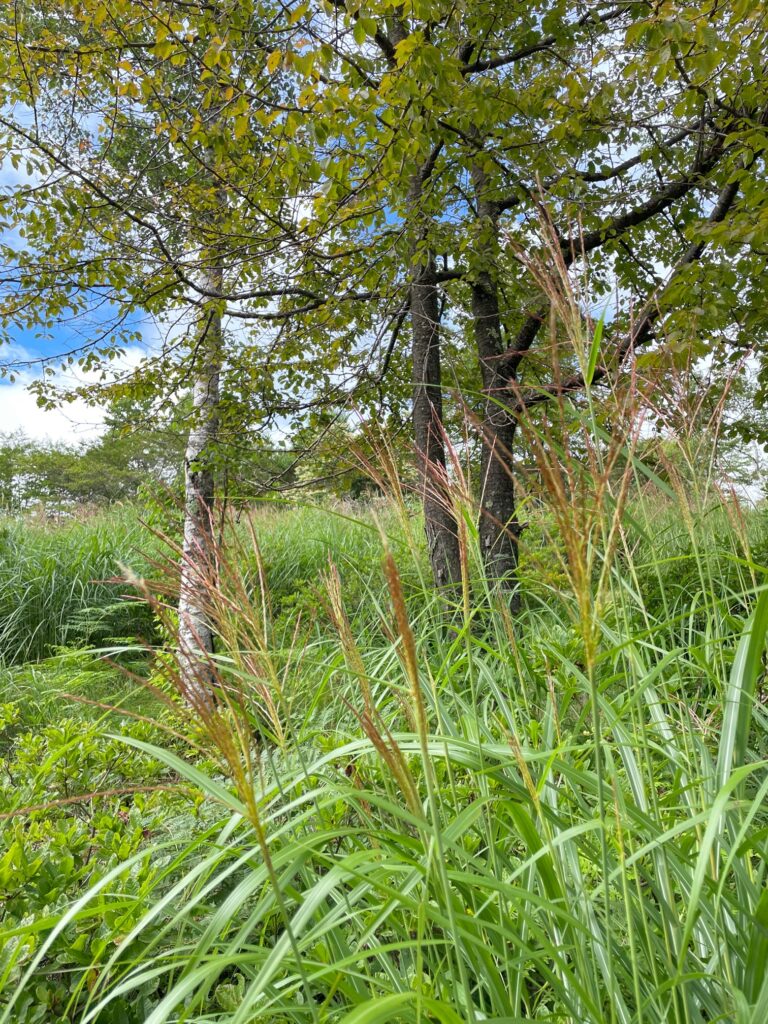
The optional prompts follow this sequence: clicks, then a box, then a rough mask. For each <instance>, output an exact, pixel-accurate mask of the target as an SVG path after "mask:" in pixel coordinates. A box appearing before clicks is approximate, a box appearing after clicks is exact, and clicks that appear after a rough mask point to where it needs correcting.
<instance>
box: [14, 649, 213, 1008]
mask: <svg viewBox="0 0 768 1024" xmlns="http://www.w3.org/2000/svg"><path fill="white" fill-rule="evenodd" d="M62 690H66V692H67V694H68V696H66V697H64V696H62ZM3 692H4V698H5V703H4V704H3V705H2V709H0V722H1V728H0V765H1V769H2V770H1V772H0V815H2V820H3V828H2V841H0V902H1V904H2V908H3V910H2V925H3V931H4V941H3V946H2V957H1V959H2V967H1V968H0V973H2V977H3V979H4V982H3V988H4V991H6V992H7V991H9V987H12V986H13V985H14V984H15V982H16V981H18V979H19V978H20V977H21V976H22V974H23V973H24V971H25V969H26V965H27V964H28V962H29V960H30V958H31V957H32V956H33V955H34V954H35V952H36V951H37V949H38V948H39V946H40V943H41V942H42V941H43V939H44V938H45V937H46V935H47V934H48V932H49V931H50V929H51V927H52V926H53V924H54V923H55V922H56V920H57V919H58V918H59V917H60V916H61V915H62V914H64V913H65V912H66V911H67V910H68V908H69V907H71V906H72V904H73V902H74V901H76V900H77V899H78V898H79V897H80V895H81V894H83V893H84V892H86V891H88V890H89V889H90V888H91V887H93V886H94V885H97V884H98V883H99V881H100V880H101V879H103V878H105V877H106V876H107V875H108V874H110V873H113V877H112V880H111V882H110V885H109V888H108V890H106V891H105V892H104V893H103V894H102V897H101V899H100V900H99V901H98V904H97V905H95V906H94V907H93V908H92V913H89V914H87V915H84V916H81V917H79V918H78V919H77V920H76V921H72V922H71V924H69V925H68V926H67V927H66V928H62V929H61V930H60V931H59V933H58V934H57V936H56V939H55V942H53V943H52V944H51V945H50V948H49V949H48V951H47V954H46V957H45V960H44V963H43V964H42V965H41V968H40V969H39V970H38V971H37V972H36V974H35V981H34V985H33V986H31V987H30V989H29V990H28V992H27V993H26V995H25V996H24V998H22V1000H21V1001H20V1002H19V1003H18V1004H17V1005H16V1006H15V1008H14V1016H13V1019H14V1020H15V1021H19V1024H22V1022H23V1024H44V1022H54V1021H55V1022H57V1024H58V1022H62V1024H63V1022H66V1021H71V1020H73V1019H76V1018H77V1014H78V1006H79V1005H80V1003H81V1002H82V1001H83V999H84V998H86V997H87V993H88V990H89V988H90V987H92V985H93V983H94V980H95V977H96V974H95V973H94V972H96V971H97V965H98V963H99V962H100V961H102V960H103V959H105V957H107V956H108V955H109V954H111V953H113V952H116V951H119V947H120V943H121V941H122V939H123V938H124V936H125V935H127V934H128V933H129V932H130V930H131V928H132V926H133V924H134V923H135V922H136V920H137V919H138V918H139V917H140V915H141V914H142V912H143V910H144V901H143V895H142V894H143V892H145V891H146V888H147V886H149V885H154V884H156V882H157V879H158V878H159V877H161V876H162V874H163V871H164V865H165V864H166V863H167V861H168V859H169V858H170V856H171V851H172V849H173V843H174V840H175V839H178V837H180V836H182V835H183V836H185V838H188V837H189V835H190V833H194V832H195V831H197V830H200V829H201V827H202V826H201V819H200V815H199V809H198V808H197V806H196V803H195V800H194V798H191V797H190V796H189V795H188V790H187V789H185V788H184V787H180V786H179V785H178V779H176V778H175V777H174V776H173V774H172V773H170V772H169V771H168V770H167V768H164V767H163V766H162V765H161V764H159V763H158V762H157V761H155V760H154V759H152V758H151V757H148V756H147V755H145V754H142V753H140V752H138V751H136V750H130V749H127V748H126V747H125V745H124V743H123V742H122V741H121V739H120V738H119V737H131V738H133V739H136V740H145V741H146V740H149V739H153V738H156V737H157V736H158V728H157V726H156V725H153V724H152V723H150V722H149V721H148V720H147V721H138V720H135V719H134V718H133V717H126V716H124V715H122V714H121V713H120V712H119V711H115V712H113V713H111V714H109V715H107V714H106V713H105V712H104V711H101V710H99V708H98V707H95V708H94V707H93V706H92V705H90V704H88V703H85V704H83V703H82V702H81V701H82V700H83V699H84V700H85V701H86V702H87V701H95V702H97V703H99V704H101V705H111V704H112V702H113V701H115V700H118V702H119V701H123V702H125V704H126V706H130V708H131V712H132V714H134V715H135V714H138V713H139V712H140V711H148V712H150V713H152V714H153V715H154V717H155V719H156V720H157V721H158V723H161V722H162V719H163V712H162V705H161V704H158V703H155V702H153V701H152V699H151V698H150V697H149V696H148V695H146V694H144V695H142V692H141V690H140V689H137V687H136V685H135V684H130V683H128V682H127V681H126V679H125V678H124V677H122V676H121V675H120V674H116V673H115V670H114V668H109V667H106V666H104V664H103V663H101V662H99V661H97V660H96V659H95V658H94V657H93V656H92V655H90V654H87V653H83V652H80V653H77V652H70V653H68V654H66V655H62V656H59V657H58V658H56V659H54V660H53V661H51V662H49V663H43V664H41V665H39V666H37V667H34V668H29V669H20V670H15V671H13V672H5V673H4V686H3ZM73 695H74V696H73ZM137 697H138V699H137ZM77 698H80V700H79V701H78V699H77ZM62 711H63V713H62ZM107 729H109V730H111V731H112V732H113V733H114V734H115V736H114V737H113V738H111V739H109V738H107V736H106V735H105V733H106V730H107ZM163 842H164V843H165V844H166V845H167V848H168V854H167V857H166V858H163V857H160V858H159V859H156V860H154V861H153V862H150V859H149V858H148V857H147V856H144V855H141V854H142V851H144V850H145V849H147V848H148V846H149V845H150V843H160V844H161V843H163ZM123 864H124V865H125V868H124V870H120V866H121V865H123ZM31 922H36V926H35V928H34V929H33V930H32V931H31V932H30V930H29V925H30V923H31ZM163 923H164V922H163V920H162V919H160V920H158V922H157V928H158V929H160V928H161V927H162V924H163ZM149 994H150V991H149V990H148V992H147V997H148V996H149ZM1 1003H2V1000H1V999H0V1004H1ZM149 1005H150V1003H149V1002H147V1001H145V1000H144V998H141V999H138V1000H136V999H134V1000H131V1001H126V1000H118V1002H117V1003H116V1004H115V1006H114V1007H112V1008H111V1009H110V1011H109V1013H108V1014H107V1015H105V1016H104V1017H103V1020H104V1021H105V1024H106V1022H109V1024H113V1022H114V1024H119V1022H123V1024H125V1022H135V1024H139V1022H141V1021H143V1020H145V1019H146V1013H147V1009H148V1007H149Z"/></svg>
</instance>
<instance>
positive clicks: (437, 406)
mask: <svg viewBox="0 0 768 1024" xmlns="http://www.w3.org/2000/svg"><path fill="white" fill-rule="evenodd" d="M439 320H440V308H439V299H438V293H437V283H436V281H435V265H434V259H433V257H431V256H430V258H429V262H428V263H427V266H426V267H420V268H418V270H417V271H416V272H415V274H414V278H413V281H412V284H411V329H412V334H413V338H412V353H413V437H414V444H415V447H416V458H417V464H418V471H419V487H420V489H421V498H422V504H423V509H424V525H425V529H426V533H427V545H428V548H429V560H430V563H431V565H432V572H433V574H434V577H435V583H436V584H437V586H438V587H439V588H440V589H442V590H446V591H451V590H454V589H456V588H458V586H459V584H460V583H461V554H460V550H459V538H458V529H457V525H456V517H455V515H454V512H453V507H452V505H451V500H450V494H449V489H448V479H447V472H446V458H445V441H444V437H443V392H442V379H441V371H440V323H439Z"/></svg>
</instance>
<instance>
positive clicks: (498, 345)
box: [472, 167, 520, 612]
mask: <svg viewBox="0 0 768 1024" xmlns="http://www.w3.org/2000/svg"><path fill="white" fill-rule="evenodd" d="M473 179H474V185H475V193H476V198H477V213H478V221H479V224H478V228H479V231H478V243H477V244H478V250H477V252H476V256H477V267H478V269H477V270H476V272H475V275H474V279H473V282H472V320H473V325H474V334H475V345H476V347H477V355H478V359H479V362H480V371H481V375H482V384H483V395H484V396H485V401H484V405H483V414H482V424H481V433H482V440H483V451H482V460H481V491H480V520H479V524H478V531H479V538H480V547H481V551H482V556H483V562H484V565H485V571H486V575H487V578H488V580H489V581H491V582H492V583H493V585H494V586H498V587H500V588H501V589H503V590H505V591H507V592H508V593H509V600H510V605H511V608H512V611H513V612H516V611H517V610H518V608H519V603H520V599H519V594H518V590H517V564H518V541H519V537H520V525H519V522H518V519H517V509H516V503H515V484H514V477H513V462H512V452H513V447H514V443H515V431H516V427H517V420H516V419H515V417H514V415H513V413H512V411H511V408H509V394H510V393H509V390H508V385H509V379H508V375H505V374H504V373H503V372H502V367H501V355H502V353H503V352H504V344H503V338H502V331H501V315H500V312H499V288H498V278H497V257H498V211H497V209H496V205H495V203H493V202H492V201H491V200H489V199H488V197H487V194H486V181H485V175H484V173H483V171H482V170H481V169H480V168H479V167H475V169H474V171H473ZM505 396H506V404H505Z"/></svg>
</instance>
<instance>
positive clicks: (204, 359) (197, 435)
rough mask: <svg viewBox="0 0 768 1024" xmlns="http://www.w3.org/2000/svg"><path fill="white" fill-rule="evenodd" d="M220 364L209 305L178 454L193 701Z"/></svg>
mask: <svg viewBox="0 0 768 1024" xmlns="http://www.w3.org/2000/svg"><path fill="white" fill-rule="evenodd" d="M204 276H205V284H206V287H207V288H209V289H211V290H212V291H214V292H219V291H221V287H222V271H221V267H220V266H214V267H212V268H210V269H208V270H206V272H205V275H204ZM221 365H222V330H221V311H220V309H219V307H218V306H217V305H215V304H213V303H212V304H211V305H210V306H209V308H208V309H207V311H206V315H205V318H204V321H203V324H202V326H201V333H200V337H199V338H198V341H197V345H196V353H195V359H194V369H193V372H194V380H193V385H192V423H191V427H190V431H189V437H188V440H187V448H186V452H185V455H184V542H183V551H182V560H181V582H180V586H179V635H178V641H179V668H180V671H181V682H182V686H183V689H184V692H185V693H186V694H187V695H188V696H189V697H192V698H194V697H195V696H196V695H197V696H200V695H205V694H206V693H207V691H208V689H209V686H208V684H207V683H206V679H207V677H208V675H209V671H208V665H207V656H208V655H210V654H211V653H212V652H213V646H214V634H213V629H212V627H211V623H210V621H209V616H208V613H207V584H209V583H210V582H212V581H213V580H214V579H215V565H216V558H215V544H214V533H213V506H214V497H215V459H216V448H217V442H218V430H219V397H220V395H219V380H220V376H221Z"/></svg>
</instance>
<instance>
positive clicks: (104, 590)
mask: <svg viewBox="0 0 768 1024" xmlns="http://www.w3.org/2000/svg"><path fill="white" fill-rule="evenodd" d="M140 537H141V541H139V538H140ZM138 543H141V544H142V545H143V546H144V547H145V548H146V544H147V536H146V534H145V533H143V532H142V531H141V530H140V527H139V524H138V522H137V520H136V518H135V515H134V514H133V513H132V511H131V510H125V511H122V512H121V511H120V510H115V511H113V512H112V513H110V514H108V515H107V514H102V515H99V516H98V517H94V518H92V519H89V520H86V521H83V522H79V521H68V522H64V523H62V524H53V525H51V524H39V523H34V522H32V521H30V520H25V519H19V520H5V521H0V664H5V665H14V664H21V663H23V662H27V661H39V660H42V659H44V658H46V657H48V656H49V655H50V654H51V653H52V652H53V651H54V650H55V649H56V648H57V647H59V646H77V645H85V644H98V643H101V642H103V641H105V640H107V639H108V638H110V637H126V636H143V637H145V638H146V639H148V640H149V639H151V638H152V635H153V632H152V622H151V617H150V616H149V614H148V612H147V609H146V606H143V605H141V604H140V603H137V602H136V601H130V600H126V599H125V595H126V593H127V591H128V590H129V588H127V587H126V585H125V584H124V583H121V582H120V579H121V573H122V569H121V566H125V565H131V566H134V567H135V568H139V567H141V566H142V565H143V563H144V559H143V558H142V557H141V556H139V555H138V551H137V544H138Z"/></svg>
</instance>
